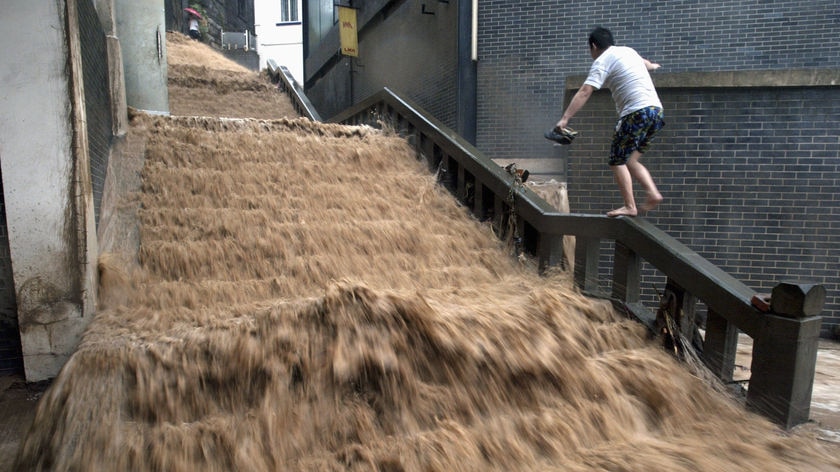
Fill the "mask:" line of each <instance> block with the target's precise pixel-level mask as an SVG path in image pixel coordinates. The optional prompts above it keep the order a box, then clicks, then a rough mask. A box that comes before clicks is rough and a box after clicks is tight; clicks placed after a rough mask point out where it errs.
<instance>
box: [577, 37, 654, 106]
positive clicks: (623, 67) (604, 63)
mask: <svg viewBox="0 0 840 472" xmlns="http://www.w3.org/2000/svg"><path fill="white" fill-rule="evenodd" d="M584 84H588V85H591V86H593V87H595V88H596V89H601V88H608V89H610V91H611V92H612V97H613V100H614V101H615V111H616V112H617V113H618V116H619V117H623V116H625V115H628V114H630V113H633V112H634V111H636V110H641V109H642V108H646V107H659V108H662V102H660V101H659V95H657V93H656V88H654V86H653V80H652V79H651V78H650V73H649V72H648V70H647V67H645V61H644V59H642V56H640V55H639V53H637V52H636V51H635V50H633V49H632V48H628V47H626V46H610V47H608V48H607V50H606V51H604V52H603V53H602V54H601V55H600V56H598V58H597V59H595V61H594V62H593V63H592V67H591V68H590V69H589V75H588V76H587V77H586V81H585V82H584Z"/></svg>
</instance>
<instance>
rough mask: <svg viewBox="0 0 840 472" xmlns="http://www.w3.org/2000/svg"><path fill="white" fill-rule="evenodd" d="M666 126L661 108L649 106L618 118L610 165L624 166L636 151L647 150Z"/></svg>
mask: <svg viewBox="0 0 840 472" xmlns="http://www.w3.org/2000/svg"><path fill="white" fill-rule="evenodd" d="M663 126H665V113H663V112H662V109H661V108H657V107H647V108H642V109H641V110H637V111H634V112H633V113H630V114H629V115H625V116H623V117H621V119H620V120H618V124H616V126H615V134H613V141H612V146H611V147H610V165H611V166H622V165H624V164H626V163H627V160H628V159H629V158H630V156H631V155H632V154H633V152H635V151H639V152H642V153H643V152H645V151H646V150H647V148H648V146H650V143H651V141H653V137H654V135H656V132H657V131H659V130H661V129H662V127H663Z"/></svg>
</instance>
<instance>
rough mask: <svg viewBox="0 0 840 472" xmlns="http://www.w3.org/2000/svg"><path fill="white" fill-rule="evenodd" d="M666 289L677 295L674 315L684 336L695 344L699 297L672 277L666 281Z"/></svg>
mask: <svg viewBox="0 0 840 472" xmlns="http://www.w3.org/2000/svg"><path fill="white" fill-rule="evenodd" d="M665 290H667V291H670V292H671V293H673V294H674V296H676V297H677V313H674V314H673V316H674V317H676V320H675V321H676V322H677V326H679V328H680V334H681V335H682V337H683V338H684V339H686V340H688V342H690V343H692V345H694V342H695V339H694V338H695V333H696V332H697V297H695V296H694V295H692V294H690V293H688V292H687V291H686V290H685V289H684V288H683V287H682V286H680V284H678V283H677V282H675V281H674V280H673V279H671V278H670V277H668V280H667V281H666V282H665Z"/></svg>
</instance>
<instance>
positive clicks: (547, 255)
mask: <svg viewBox="0 0 840 472" xmlns="http://www.w3.org/2000/svg"><path fill="white" fill-rule="evenodd" d="M537 254H538V258H539V259H538V264H537V268H538V270H539V273H540V274H542V273H544V272H545V271H546V270H547V269H548V268H549V267H552V266H562V265H563V264H564V263H565V261H564V260H563V256H564V254H563V236H562V235H554V234H545V233H540V235H539V239H538V240H537Z"/></svg>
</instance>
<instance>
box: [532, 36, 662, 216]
mask: <svg viewBox="0 0 840 472" xmlns="http://www.w3.org/2000/svg"><path fill="white" fill-rule="evenodd" d="M589 52H590V54H591V55H592V59H593V60H594V62H593V63H592V67H591V68H590V69H589V75H588V76H587V77H586V81H584V83H583V86H581V88H580V90H578V91H577V93H576V94H575V96H574V97H573V98H572V101H571V102H570V103H569V106H568V107H567V108H566V110H565V112H564V113H563V116H562V117H561V118H560V121H558V122H557V124H556V126H555V128H554V130H553V131H554V132H555V133H557V134H556V135H559V131H561V130H564V129H566V126H567V125H568V124H569V120H571V119H572V117H573V116H575V114H576V113H577V112H578V111H579V110H580V109H581V108H583V106H584V105H585V104H586V101H587V100H589V97H590V96H591V95H592V92H594V91H596V90H599V89H601V88H604V87H606V88H609V89H610V91H611V92H612V97H613V100H614V101H615V106H616V111H617V112H618V116H619V117H620V118H619V120H618V123H617V124H616V127H615V133H614V134H613V140H612V145H611V146H610V158H609V165H610V167H611V168H612V171H613V175H614V176H615V181H616V183H617V184H618V188H619V190H620V191H621V196H622V198H623V199H624V206H622V207H621V208H616V209H615V210H611V211H609V212H607V216H636V215H637V214H638V209H637V208H636V200H635V198H634V196H633V179H636V180H637V181H638V182H639V183H640V184H641V185H642V187H644V189H645V191H646V192H647V200H646V201H645V203H644V204H643V205H642V206H641V209H642V210H644V211H649V210H653V209H654V208H656V206H657V205H659V203H661V202H662V194H660V193H659V190H658V189H657V188H656V184H655V183H654V181H653V178H652V177H651V175H650V173H649V172H648V170H647V168H645V166H643V165H642V163H641V162H639V159H641V157H642V154H643V153H644V152H645V151H646V150H647V149H648V147H649V146H650V143H651V141H652V140H653V137H654V136H655V135H656V132H657V131H659V130H660V129H662V127H663V126H665V115H664V113H663V109H662V102H660V100H659V95H657V93H656V89H655V88H654V86H653V80H652V79H651V78H650V73H649V72H648V71H651V70H656V69H658V68H659V67H660V66H659V64H655V63H653V62H650V61H648V60H647V59H644V58H643V57H642V56H640V55H639V54H638V53H637V52H636V51H635V50H633V49H631V48H629V47H625V46H616V45H615V40H614V39H613V35H612V33H611V32H610V30H608V29H606V28H601V27H597V28H595V29H594V30H593V31H592V33H590V34H589ZM546 137H549V136H546ZM549 139H552V138H549Z"/></svg>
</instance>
